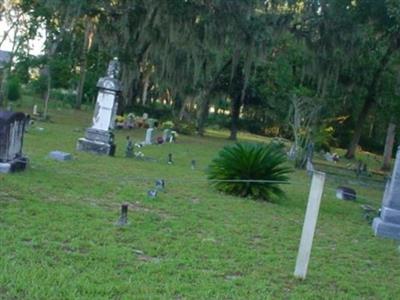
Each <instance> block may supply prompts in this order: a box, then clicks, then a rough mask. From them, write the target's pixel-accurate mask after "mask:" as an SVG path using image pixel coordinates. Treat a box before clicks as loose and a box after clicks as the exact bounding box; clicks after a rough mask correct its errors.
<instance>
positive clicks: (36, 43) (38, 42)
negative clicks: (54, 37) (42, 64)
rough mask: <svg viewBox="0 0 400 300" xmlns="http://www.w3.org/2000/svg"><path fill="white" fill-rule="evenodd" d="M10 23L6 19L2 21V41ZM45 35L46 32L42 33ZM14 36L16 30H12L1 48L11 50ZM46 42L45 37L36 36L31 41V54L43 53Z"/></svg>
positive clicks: (0, 36)
mask: <svg viewBox="0 0 400 300" xmlns="http://www.w3.org/2000/svg"><path fill="white" fill-rule="evenodd" d="M9 27H10V26H9V24H7V22H6V21H5V20H1V21H0V41H1V40H2V39H3V36H4V32H5V31H6V30H8V28H9ZM42 36H44V34H42ZM12 37H14V32H13V31H12V32H10V34H9V35H8V38H7V40H6V41H4V43H3V44H2V45H1V48H0V50H5V51H11V50H12ZM43 44H44V38H43V37H36V38H35V39H34V40H32V41H30V43H29V46H30V48H31V51H30V54H32V55H39V54H42V49H43Z"/></svg>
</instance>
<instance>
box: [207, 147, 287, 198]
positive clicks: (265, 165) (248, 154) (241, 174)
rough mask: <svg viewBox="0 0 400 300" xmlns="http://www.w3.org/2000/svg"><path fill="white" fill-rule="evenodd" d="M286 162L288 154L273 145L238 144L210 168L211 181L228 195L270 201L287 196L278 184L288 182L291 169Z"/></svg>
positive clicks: (225, 152)
mask: <svg viewBox="0 0 400 300" xmlns="http://www.w3.org/2000/svg"><path fill="white" fill-rule="evenodd" d="M285 162H286V156H285V154H284V153H283V152H282V151H281V149H280V148H279V147H277V146H275V145H273V144H270V145H262V144H253V143H236V144H234V145H229V146H226V147H224V148H223V149H222V150H221V151H220V152H219V154H218V157H217V158H215V159H214V160H213V161H212V162H211V164H210V166H209V170H208V174H209V176H208V178H209V179H210V180H211V182H212V184H213V185H214V186H215V187H216V188H217V189H218V190H220V191H223V192H225V193H228V194H233V195H238V196H241V197H248V196H252V197H254V198H258V199H263V200H268V201H270V200H272V199H273V197H274V196H283V191H282V190H281V189H280V187H279V185H278V184H279V183H282V182H286V181H287V180H288V177H287V174H288V173H289V172H290V168H289V167H287V166H285V165H284V163H285ZM213 180H215V181H213ZM218 180H221V181H218ZM228 180H254V182H228ZM262 181H271V182H262ZM278 182H279V183H278Z"/></svg>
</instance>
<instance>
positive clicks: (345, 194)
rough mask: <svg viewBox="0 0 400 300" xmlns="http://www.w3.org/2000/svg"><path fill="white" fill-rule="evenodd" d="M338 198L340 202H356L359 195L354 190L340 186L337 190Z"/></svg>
mask: <svg viewBox="0 0 400 300" xmlns="http://www.w3.org/2000/svg"><path fill="white" fill-rule="evenodd" d="M336 198H338V199H340V200H356V198H357V193H356V191H355V190H353V189H352V188H349V187H345V186H339V187H338V188H337V189H336Z"/></svg>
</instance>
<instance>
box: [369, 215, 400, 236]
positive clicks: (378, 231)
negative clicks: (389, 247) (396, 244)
mask: <svg viewBox="0 0 400 300" xmlns="http://www.w3.org/2000/svg"><path fill="white" fill-rule="evenodd" d="M372 229H373V230H374V233H375V235H377V236H382V237H387V238H391V239H395V240H400V224H395V223H389V222H385V221H384V220H383V219H381V218H375V219H374V222H373V223H372Z"/></svg>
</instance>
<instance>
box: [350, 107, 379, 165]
mask: <svg viewBox="0 0 400 300" xmlns="http://www.w3.org/2000/svg"><path fill="white" fill-rule="evenodd" d="M374 104H375V100H374V99H367V100H366V101H365V102H364V105H363V108H362V110H361V113H360V115H359V116H358V119H357V122H356V125H355V130H354V133H353V138H352V139H351V142H350V144H349V147H348V149H347V152H346V155H345V157H346V158H348V159H351V158H354V156H355V154H356V150H357V146H358V143H359V141H360V138H361V133H362V130H363V126H364V124H365V121H366V120H367V116H368V114H369V112H370V110H371V108H372V106H373V105H374Z"/></svg>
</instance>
